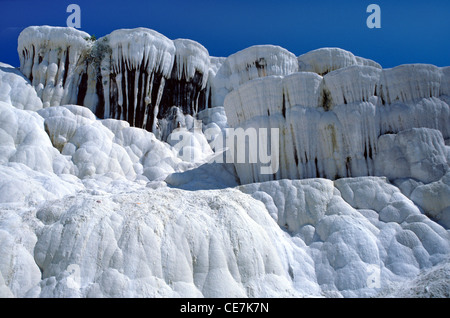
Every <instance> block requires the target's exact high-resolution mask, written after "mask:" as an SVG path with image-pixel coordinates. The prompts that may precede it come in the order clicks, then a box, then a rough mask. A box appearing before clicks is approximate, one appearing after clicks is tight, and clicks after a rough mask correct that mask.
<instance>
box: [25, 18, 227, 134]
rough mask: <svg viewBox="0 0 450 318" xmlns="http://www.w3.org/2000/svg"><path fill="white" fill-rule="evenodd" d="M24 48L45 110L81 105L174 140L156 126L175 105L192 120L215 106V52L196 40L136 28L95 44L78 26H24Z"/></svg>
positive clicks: (29, 72)
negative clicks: (212, 54)
mask: <svg viewBox="0 0 450 318" xmlns="http://www.w3.org/2000/svg"><path fill="white" fill-rule="evenodd" d="M18 51H19V55H20V61H21V68H20V69H21V71H22V72H23V73H24V74H25V76H26V77H27V78H29V79H30V81H31V82H32V85H33V87H34V88H35V89H36V91H37V93H38V96H39V97H40V98H41V99H42V100H43V103H44V107H49V106H59V105H64V104H77V105H82V106H86V107H88V108H90V109H91V110H92V111H93V112H94V113H95V114H96V116H97V117H99V118H114V119H120V120H125V121H127V122H128V123H130V125H132V126H135V127H140V128H144V129H147V130H149V131H152V132H155V133H156V132H158V133H159V135H168V134H170V132H160V131H159V130H160V127H159V126H160V125H159V123H158V121H159V120H160V119H163V118H165V117H166V116H167V115H168V114H169V113H170V110H171V108H172V107H173V106H176V107H179V108H180V109H181V111H182V113H183V114H186V115H194V114H196V113H198V112H199V111H201V110H203V109H205V108H208V107H209V106H210V96H209V95H210V91H211V88H210V85H208V76H209V74H210V57H209V53H208V51H207V50H206V48H204V47H203V46H202V45H201V44H199V43H197V42H195V41H192V40H187V39H177V40H174V41H172V40H170V39H168V38H166V37H165V36H164V35H162V34H160V33H158V32H156V31H154V30H150V29H146V28H137V29H121V30H116V31H114V32H112V33H111V34H109V35H106V36H104V37H102V38H100V39H98V40H97V41H94V40H91V37H90V36H89V34H87V33H85V32H81V31H78V30H76V29H72V28H54V27H48V26H44V27H29V28H26V29H25V30H24V31H23V32H22V33H21V35H20V37H19V48H18ZM218 60H220V59H218ZM214 65H215V64H214ZM215 67H216V68H217V66H215Z"/></svg>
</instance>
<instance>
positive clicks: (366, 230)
mask: <svg viewBox="0 0 450 318" xmlns="http://www.w3.org/2000/svg"><path fill="white" fill-rule="evenodd" d="M18 54H19V57H20V67H18V68H14V67H12V66H10V65H6V64H0V255H1V257H0V296H1V297H226V298H228V297H449V296H450V287H449V286H450V265H449V264H450V263H449V259H450V232H449V227H450V107H449V104H450V67H436V66H433V65H424V64H411V65H401V66H398V67H394V68H391V69H383V68H382V67H381V66H380V65H379V64H378V63H376V62H375V61H371V60H368V59H365V58H363V57H358V56H355V55H353V54H352V53H351V52H348V51H345V50H342V49H339V48H320V49H318V50H314V51H311V52H307V53H305V54H302V55H300V56H296V55H295V54H293V53H291V52H289V51H287V50H286V49H284V48H282V47H278V46H272V45H258V46H252V47H250V48H247V49H244V50H242V51H240V52H236V53H234V54H232V55H230V56H228V57H213V56H210V55H209V52H208V50H207V48H205V47H204V46H202V45H201V44H200V43H197V42H195V41H192V40H188V39H174V40H171V39H169V38H167V37H165V36H164V35H162V34H160V33H158V32H156V31H153V30H149V29H146V28H138V29H122V30H116V31H114V32H112V33H111V34H109V35H106V36H104V37H102V38H99V39H98V40H95V39H93V38H92V37H90V35H89V34H87V33H85V32H82V31H78V30H76V29H73V28H61V27H49V26H36V27H29V28H26V29H25V30H24V31H23V32H22V33H21V34H20V37H19V39H18ZM238 129H241V130H240V131H243V132H244V133H245V132H246V133H247V137H248V138H250V137H251V135H252V131H256V132H260V131H266V130H267V131H272V132H277V136H278V140H277V141H278V143H276V144H273V146H271V147H269V148H270V149H269V148H267V145H264V144H258V145H257V146H258V147H257V148H254V146H255V145H254V144H252V140H250V141H248V142H244V143H239V142H235V143H225V142H224V140H225V139H226V135H227V133H229V132H230V131H233V130H234V131H236V130H238ZM271 134H272V135H271V136H272V137H273V136H275V135H273V133H271ZM265 137H266V139H267V137H268V136H265ZM266 139H264V140H266ZM242 145H244V147H243V148H244V149H241V148H242V147H241V146H242ZM239 147H241V148H239ZM255 147H256V146H255ZM275 147H277V148H276V149H275ZM251 149H257V151H258V152H259V153H261V152H262V153H264V152H265V153H266V154H267V153H268V152H271V153H272V155H273V156H272V158H271V159H272V161H273V163H276V165H275V166H276V168H277V169H275V170H274V171H273V173H264V169H261V168H262V167H263V166H264V165H265V164H267V161H266V162H262V160H260V161H251V160H244V161H242V162H236V161H230V160H223V159H224V158H227V159H229V158H230V156H231V158H233V157H235V156H234V151H236V152H239V151H243V150H249V151H250V150H251ZM269 150H270V151H269ZM275 154H277V156H275ZM252 155H253V154H252V153H249V154H248V156H250V157H251V156H252Z"/></svg>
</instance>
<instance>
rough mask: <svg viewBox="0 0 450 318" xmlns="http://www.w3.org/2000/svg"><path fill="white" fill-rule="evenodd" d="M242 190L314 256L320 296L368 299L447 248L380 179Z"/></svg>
mask: <svg viewBox="0 0 450 318" xmlns="http://www.w3.org/2000/svg"><path fill="white" fill-rule="evenodd" d="M240 189H241V190H242V191H244V192H245V193H249V194H251V195H252V196H253V197H254V198H256V199H258V200H260V201H262V202H264V204H265V205H266V208H267V210H268V212H269V213H270V214H271V216H272V217H273V218H274V219H275V220H276V221H277V223H278V225H279V226H281V227H282V228H285V229H286V230H287V231H288V233H289V234H290V235H291V238H292V240H293V241H294V242H300V244H302V245H303V248H304V249H306V251H307V252H308V254H309V255H312V258H313V260H314V264H315V272H316V275H317V282H318V284H319V285H320V286H321V289H322V291H323V292H324V294H325V295H332V294H333V293H338V294H340V295H342V296H345V297H355V296H357V297H361V296H363V297H367V296H374V295H376V293H377V292H379V291H380V290H381V289H383V288H388V287H389V286H390V285H391V284H394V283H395V282H396V281H404V280H405V278H408V277H415V275H417V274H418V273H419V272H420V270H421V269H424V268H430V267H431V266H433V265H435V264H437V263H438V262H441V261H443V260H444V259H445V257H446V255H448V253H449V250H450V245H449V233H448V232H447V231H446V230H445V229H444V228H442V227H441V226H439V225H437V224H436V223H434V222H433V221H431V220H430V219H428V218H427V217H426V216H424V215H422V214H421V212H420V211H419V209H418V208H417V207H416V206H414V204H413V203H412V202H411V201H410V200H409V199H408V198H406V197H405V196H404V195H403V194H401V192H400V191H399V190H398V189H397V188H396V187H394V186H392V185H390V184H389V183H388V182H387V180H385V179H383V178H374V177H363V178H351V179H340V180H337V181H335V182H334V183H333V181H330V180H325V179H309V180H280V181H272V182H265V183H257V184H251V185H245V186H241V187H240ZM432 242H433V243H432ZM305 244H306V245H305ZM373 280H374V281H373ZM335 295H336V294H335Z"/></svg>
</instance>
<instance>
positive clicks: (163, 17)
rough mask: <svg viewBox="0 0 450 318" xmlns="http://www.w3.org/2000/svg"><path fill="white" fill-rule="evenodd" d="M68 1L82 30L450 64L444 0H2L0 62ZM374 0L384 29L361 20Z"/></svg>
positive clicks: (211, 46) (231, 49) (223, 48)
mask: <svg viewBox="0 0 450 318" xmlns="http://www.w3.org/2000/svg"><path fill="white" fill-rule="evenodd" d="M71 3H75V4H78V5H79V6H80V7H81V30H83V31H86V32H88V33H90V34H95V35H96V37H97V38H99V37H101V36H104V35H106V34H108V33H110V32H112V31H113V30H115V29H120V28H135V27H147V28H150V29H154V30H156V31H158V32H160V33H162V34H164V35H165V36H167V37H168V38H171V39H176V38H189V39H192V40H196V41H198V42H200V43H201V44H203V45H204V46H205V47H206V48H207V49H208V51H209V53H210V55H213V56H228V55H230V54H233V53H235V52H237V51H239V50H242V49H244V48H247V47H249V46H251V45H255V44H275V45H280V46H282V47H284V48H286V49H288V50H289V51H291V52H292V53H294V54H295V55H300V54H303V53H306V52H308V51H310V50H313V49H317V48H320V47H341V48H343V49H346V50H349V51H351V52H353V53H354V54H355V55H359V56H362V57H366V58H370V59H373V60H375V61H377V62H378V63H380V64H381V65H382V66H383V67H385V68H387V67H393V66H396V65H400V64H406V63H430V64H435V65H437V66H449V65H450V33H449V32H450V18H449V13H450V1H443V0H428V1H414V0H409V1H406V0H399V1H393V0H370V1H365V0H340V1H337V0H334V1H333V0H315V1H314V0H308V1H301V0H279V1H272V0H258V1H255V0H240V1H239V0H226V1H214V0H195V1H190V0H159V1H153V0H149V1H138V0H125V1H123V0H122V1H118V0H109V1H94V0H89V1H86V0H69V1H66V0H58V1H54V0H52V1H50V0H41V1H39V0H37V1H36V0H0V12H1V13H2V15H1V16H2V18H1V19H0V43H1V50H0V62H4V63H8V64H12V65H14V66H19V60H18V57H17V37H18V36H19V34H20V32H21V31H22V30H23V29H24V28H25V27H27V26H30V25H53V26H66V20H67V17H68V16H69V13H67V12H66V8H67V6H68V5H69V4H71ZM371 3H376V4H378V5H379V6H380V7H381V26H382V28H381V29H369V28H367V26H366V19H367V17H368V16H369V13H366V8H367V6H368V5H369V4H371Z"/></svg>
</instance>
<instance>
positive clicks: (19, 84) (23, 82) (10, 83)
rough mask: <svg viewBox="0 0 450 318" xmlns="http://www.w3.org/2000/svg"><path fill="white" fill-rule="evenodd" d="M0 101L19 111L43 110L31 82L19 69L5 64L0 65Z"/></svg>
mask: <svg viewBox="0 0 450 318" xmlns="http://www.w3.org/2000/svg"><path fill="white" fill-rule="evenodd" d="M0 101H2V102H5V103H7V104H10V105H13V106H14V107H16V108H19V109H25V110H38V109H40V108H42V101H41V100H40V99H39V97H38V96H37V94H36V91H35V90H34V88H33V87H32V86H31V83H30V81H29V80H28V79H27V78H26V77H25V76H24V75H23V74H22V73H21V72H20V71H19V70H18V69H15V68H13V67H12V66H11V65H8V64H4V63H0Z"/></svg>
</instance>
